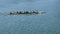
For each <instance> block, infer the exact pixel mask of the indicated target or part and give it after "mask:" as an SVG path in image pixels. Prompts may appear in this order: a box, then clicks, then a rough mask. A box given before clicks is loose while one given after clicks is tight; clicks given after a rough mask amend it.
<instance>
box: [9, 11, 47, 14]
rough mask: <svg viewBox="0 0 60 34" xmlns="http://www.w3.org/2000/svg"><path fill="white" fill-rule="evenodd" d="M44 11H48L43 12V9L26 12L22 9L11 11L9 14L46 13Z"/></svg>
mask: <svg viewBox="0 0 60 34" xmlns="http://www.w3.org/2000/svg"><path fill="white" fill-rule="evenodd" d="M44 13H46V12H42V11H39V12H38V11H32V12H31V11H30V12H29V11H25V12H22V11H20V12H18V11H17V12H9V14H44Z"/></svg>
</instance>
